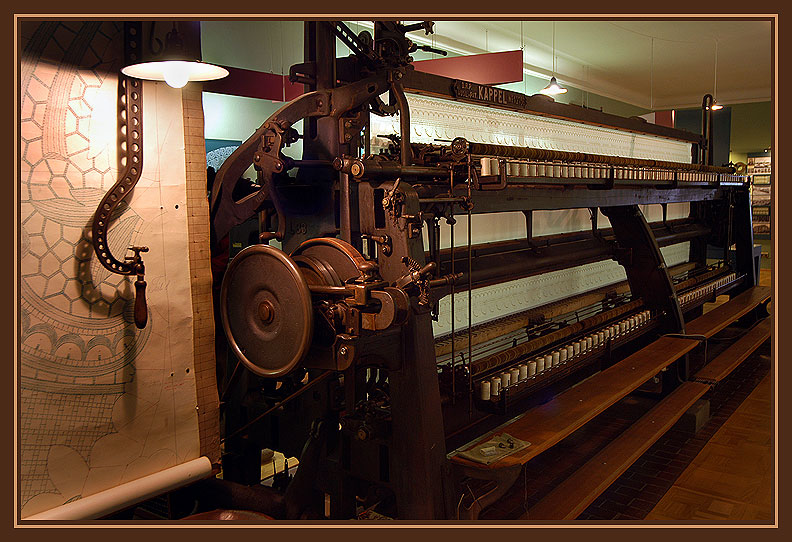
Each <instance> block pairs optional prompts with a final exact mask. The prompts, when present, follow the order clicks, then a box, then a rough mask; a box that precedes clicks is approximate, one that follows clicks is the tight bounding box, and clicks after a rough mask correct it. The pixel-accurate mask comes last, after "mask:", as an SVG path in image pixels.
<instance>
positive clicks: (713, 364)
mask: <svg viewBox="0 0 792 542" xmlns="http://www.w3.org/2000/svg"><path fill="white" fill-rule="evenodd" d="M769 337H770V319H769V318H765V319H764V320H763V321H761V322H759V323H758V324H757V325H755V326H754V327H753V328H752V329H751V330H750V331H749V332H748V333H746V334H745V335H743V336H742V337H740V338H739V339H738V340H737V341H735V342H734V344H732V345H731V346H729V347H728V348H727V349H726V350H724V351H723V352H722V353H721V354H720V355H718V356H717V357H716V358H715V359H713V360H712V361H710V362H709V363H708V364H707V365H705V366H704V367H703V368H702V369H701V370H700V371H699V372H697V373H696V376H695V378H697V379H700V380H710V381H712V382H720V381H721V380H723V379H724V378H726V377H727V376H729V374H730V373H731V372H732V371H733V370H734V369H736V368H737V366H738V365H739V364H740V363H742V362H743V361H745V358H747V357H748V356H749V355H751V353H752V352H753V351H754V350H756V349H757V348H759V345H760V344H762V343H763V342H765V341H766V340H767V339H768V338H769Z"/></svg>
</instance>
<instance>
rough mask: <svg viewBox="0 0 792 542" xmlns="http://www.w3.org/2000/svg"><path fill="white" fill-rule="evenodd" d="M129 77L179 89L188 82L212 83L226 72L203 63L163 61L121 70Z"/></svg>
mask: <svg viewBox="0 0 792 542" xmlns="http://www.w3.org/2000/svg"><path fill="white" fill-rule="evenodd" d="M121 73H123V74H124V75H126V76H129V77H136V78H138V79H146V80H150V81H165V82H166V83H168V85H170V86H172V87H174V88H181V87H183V86H184V85H186V84H187V83H188V82H189V81H212V80H214V79H222V78H223V77H226V76H227V75H228V70H226V69H225V68H222V67H220V66H215V65H214V64H207V63H205V62H189V61H186V60H163V61H159V62H143V63H140V64H132V65H131V66H126V67H124V68H122V69H121Z"/></svg>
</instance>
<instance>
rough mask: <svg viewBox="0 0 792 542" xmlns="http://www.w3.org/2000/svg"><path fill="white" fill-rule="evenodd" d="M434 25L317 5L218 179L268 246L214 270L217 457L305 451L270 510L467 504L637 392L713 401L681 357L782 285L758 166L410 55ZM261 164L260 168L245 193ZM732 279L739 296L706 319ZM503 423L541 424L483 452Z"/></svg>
mask: <svg viewBox="0 0 792 542" xmlns="http://www.w3.org/2000/svg"><path fill="white" fill-rule="evenodd" d="M430 29H431V24H422V25H412V26H408V27H405V26H402V25H400V24H398V23H395V22H388V21H382V22H377V23H375V29H374V34H373V36H372V35H370V34H369V33H367V32H365V33H362V34H361V35H359V36H355V35H354V34H352V33H351V32H350V31H349V29H348V28H347V27H346V26H345V25H343V24H342V23H338V22H308V23H306V26H305V55H306V56H305V62H304V63H303V64H300V65H296V66H292V68H291V79H292V80H293V81H297V82H301V83H303V84H304V85H305V87H306V92H305V94H303V95H302V96H300V97H299V98H297V99H295V100H294V101H292V102H289V103H288V104H286V105H285V106H284V107H282V108H281V109H280V110H279V111H277V112H276V113H274V114H273V115H272V116H271V117H270V118H269V119H267V121H266V122H264V123H263V124H262V125H261V127H260V128H259V130H258V131H257V132H256V133H255V134H253V135H252V136H251V137H250V138H249V139H248V140H247V141H246V142H244V143H243V144H242V145H241V146H240V147H239V149H237V151H236V152H235V153H234V154H233V155H231V157H229V159H228V160H227V161H226V162H225V164H224V165H223V166H222V168H221V169H220V171H219V172H218V175H217V181H216V182H215V188H214V191H213V194H212V204H211V205H212V213H213V215H212V216H213V225H214V228H215V232H216V234H217V236H218V238H220V237H223V236H224V235H226V234H227V233H228V232H229V231H230V230H231V228H232V227H234V226H235V225H238V224H240V223H242V222H244V221H246V220H248V219H249V218H250V217H256V216H257V217H258V222H259V231H260V241H261V242H260V244H256V245H253V246H250V247H248V248H246V249H244V250H243V251H242V252H240V253H239V254H238V255H236V256H235V257H234V258H233V259H232V260H231V262H230V264H229V266H228V269H227V271H226V274H225V278H224V281H223V288H222V294H221V311H222V320H223V328H224V329H223V331H224V332H225V334H226V336H227V338H228V341H229V344H230V347H231V350H232V351H233V353H234V356H232V358H233V359H234V361H235V362H236V360H237V359H238V360H239V363H238V364H237V366H236V369H235V370H234V371H229V373H230V375H231V376H230V378H228V379H227V382H226V383H225V392H224V393H223V398H222V401H223V410H224V416H225V438H224V445H225V455H224V457H223V469H224V478H225V479H226V480H229V481H233V482H238V483H242V484H257V483H258V482H259V481H260V480H259V479H260V476H259V474H260V458H261V450H262V449H263V448H272V449H277V450H281V451H283V452H284V453H286V455H287V456H290V455H297V456H299V457H300V465H299V468H298V469H297V470H296V473H295V474H294V476H293V477H292V478H290V479H286V480H285V481H284V482H283V484H282V487H281V488H280V491H274V490H273V491H272V492H269V493H267V497H266V498H265V499H264V501H265V504H264V505H262V510H261V511H263V512H265V513H268V514H270V515H272V516H273V517H283V518H300V517H302V518H321V517H329V518H353V517H357V516H358V514H359V513H360V511H361V510H362V509H374V508H376V511H378V512H379V513H382V514H385V515H387V516H389V517H397V518H401V519H425V518H430V519H431V518H434V519H455V518H475V517H477V516H478V513H479V512H480V511H481V510H482V509H483V508H484V507H486V506H487V505H488V504H491V503H492V502H494V501H495V500H496V499H497V498H499V497H500V496H502V495H503V494H504V492H505V491H506V490H508V488H509V487H510V486H511V484H512V483H513V482H514V480H515V479H516V477H517V475H518V474H519V473H520V469H521V468H522V465H523V464H524V463H525V462H527V461H529V460H530V459H531V458H532V457H534V456H535V455H537V454H539V453H541V452H542V451H544V450H545V449H547V448H549V447H550V446H552V445H553V444H554V443H556V442H558V441H560V440H561V439H563V438H564V437H565V436H566V435H568V434H570V433H571V432H572V431H574V430H575V429H576V428H577V427H580V426H581V425H583V424H585V423H586V422H587V421H589V420H591V419H592V418H594V417H595V416H596V415H597V414H598V413H600V412H601V411H602V410H604V409H605V408H607V406H609V405H611V404H613V403H614V402H616V401H617V400H619V399H620V398H622V397H624V396H626V395H627V394H628V393H630V392H632V391H634V390H635V389H637V388H639V387H642V386H643V387H644V388H646V389H648V390H650V391H652V392H653V393H655V394H656V396H657V397H658V398H659V403H658V404H666V405H669V404H672V403H673V404H675V405H677V406H678V407H679V408H681V407H680V405H681V406H685V405H687V406H689V404H691V398H693V397H695V398H698V397H701V396H702V394H703V393H704V392H705V391H706V389H708V384H707V383H706V382H705V381H701V379H696V378H695V375H694V374H692V372H693V368H691V366H690V360H689V357H688V353H690V352H697V351H698V350H695V351H694V349H695V348H697V347H698V346H699V344H700V343H701V342H702V341H703V340H704V339H706V338H707V337H708V336H711V335H712V334H714V333H716V332H717V331H718V330H719V329H722V328H723V327H724V326H725V325H728V323H729V322H730V321H733V320H736V319H737V318H739V317H740V316H743V315H744V314H746V313H748V312H751V311H754V312H756V310H758V309H755V307H756V306H757V305H758V304H760V303H761V302H765V301H766V300H767V298H768V295H766V292H765V291H763V290H762V291H760V290H759V289H757V288H758V287H756V282H757V277H756V269H755V263H754V256H753V238H752V230H751V214H750V207H749V199H748V184H747V182H748V179H747V178H746V177H742V176H738V175H736V174H735V173H734V171H733V169H732V168H730V167H718V166H713V165H712V164H711V158H709V156H708V148H710V146H709V142H708V141H707V140H706V139H704V138H702V137H700V136H698V135H695V134H692V133H689V132H683V131H679V130H674V129H671V128H666V127H661V126H655V125H652V124H648V123H646V122H644V121H642V120H641V119H627V118H622V117H617V116H614V115H609V114H605V113H602V112H600V111H595V110H590V109H586V108H583V107H579V106H574V105H566V104H558V103H555V102H553V101H552V100H551V99H548V98H546V97H544V96H530V97H529V96H525V95H522V94H519V93H515V92H510V91H506V90H502V89H497V88H493V87H487V86H482V85H477V84H474V83H469V82H465V81H457V80H451V79H446V78H443V77H438V76H433V75H428V74H423V73H419V72H415V71H414V70H413V69H412V66H411V65H410V58H409V53H410V52H411V51H413V50H414V49H415V45H414V44H412V42H411V41H410V40H409V39H407V38H406V37H405V33H406V32H410V31H415V30H426V31H427V32H428V31H429V30H430ZM335 39H340V40H341V41H342V42H343V43H345V44H346V45H347V46H348V47H349V48H350V50H351V51H352V53H353V54H352V55H350V56H349V57H345V58H338V59H336V58H335V57H334V54H333V52H334V51H335ZM386 94H387V95H388V96H389V99H387V100H384V99H383V97H384V96H385V95H386ZM386 102H387V103H386ZM394 114H397V116H393V115H394ZM300 121H302V126H301V133H300V132H298V131H297V128H299V127H300V124H299V122H300ZM300 139H301V140H302V146H303V152H302V158H301V159H293V158H290V157H288V156H286V155H285V154H284V152H283V151H284V149H285V147H286V146H288V145H290V144H293V143H295V142H297V141H299V140H300ZM378 151H379V152H378ZM251 164H253V165H255V168H256V170H257V174H258V184H259V185H260V189H259V190H258V191H257V192H255V193H254V194H251V195H249V196H247V197H245V198H243V199H241V200H239V201H234V200H233V198H232V197H231V193H232V190H231V189H230V188H229V187H232V186H233V183H234V182H235V181H236V180H237V179H238V178H239V177H240V176H241V175H242V173H243V172H244V171H245V170H246V169H247V168H248V167H249V166H250V165H251ZM646 214H648V215H649V217H648V219H647V216H646ZM606 220H607V222H608V223H605V222H606ZM515 232H517V234H515ZM274 241H277V242H278V243H279V246H280V248H276V247H275V246H273V244H274V243H273V242H274ZM661 249H663V251H662V252H661ZM724 293H728V294H729V295H731V296H733V297H735V299H736V300H737V301H739V302H740V303H742V305H740V307H742V308H739V310H738V308H735V307H737V305H738V304H740V303H727V304H726V305H727V306H732V307H733V310H732V313H730V315H728V316H723V317H722V318H721V319H720V320H719V321H718V322H716V323H714V324H712V325H711V326H710V327H706V326H704V323H702V322H701V318H703V317H701V313H702V305H703V304H704V303H705V302H706V301H708V300H712V299H713V298H714V297H715V296H717V295H720V294H724ZM741 296H742V297H741ZM746 296H748V297H750V300H748V301H745V302H744V303H743V302H742V301H740V300H743V299H745V298H746ZM738 298H739V299H738ZM743 305H744V307H743ZM738 313H739V314H738ZM727 320H729V322H727ZM691 322H699V324H698V325H697V327H695V326H694V327H695V330H694V331H691V329H690V327H691V325H692V324H691ZM686 326H687V327H686ZM718 326H720V327H718ZM705 327H706V329H705ZM218 332H221V331H220V330H218ZM768 333H769V332H768ZM699 357H700V356H699ZM592 375H593V376H592ZM586 378H588V380H585V382H583V384H581V385H579V386H577V387H575V388H572V386H573V385H574V384H577V383H580V382H581V381H583V380H584V379H586ZM597 379H599V380H597ZM603 382H604V384H603ZM647 383H648V384H647ZM586 386H589V388H586ZM587 389H588V390H594V391H590V392H586V390H587ZM574 393H579V394H583V395H581V396H580V398H579V399H578V398H577V396H574ZM678 397H681V398H682V399H676V400H675V401H676V402H674V401H671V402H668V401H666V402H665V403H664V401H665V400H666V399H674V398H678ZM683 399H684V400H683ZM693 400H695V399H693ZM548 401H549V402H548ZM547 405H552V408H548V407H547ZM679 408H676V410H675V413H674V415H672V416H671V418H673V416H677V417H678V414H680V413H681V412H677V411H678V410H679ZM683 410H684V408H682V411H683ZM529 414H530V415H529ZM674 419H675V418H674ZM504 424H505V425H504ZM491 431H496V433H500V432H504V433H507V434H508V435H511V436H513V437H514V438H516V439H518V440H519V441H525V442H527V443H529V445H528V446H527V447H526V448H524V449H521V450H519V451H516V452H515V453H512V454H509V455H506V456H497V458H496V459H494V460H488V459H486V457H485V458H484V459H483V460H482V461H475V460H472V459H470V457H471V454H470V453H468V454H466V453H465V452H466V451H470V450H479V451H480V448H481V446H478V447H477V446H476V445H477V444H480V443H481V442H484V441H486V440H487V438H489V435H491V434H493V433H490V432H491ZM485 448H486V446H485ZM472 479H478V480H485V481H488V483H489V487H490V488H491V489H490V490H488V492H487V494H486V495H483V496H482V495H478V496H475V495H472V494H471V493H470V491H469V487H470V486H469V484H468V483H467V481H470V480H472ZM528 483H530V481H528ZM550 516H552V514H550ZM529 517H542V516H541V515H539V516H536V515H531V514H529Z"/></svg>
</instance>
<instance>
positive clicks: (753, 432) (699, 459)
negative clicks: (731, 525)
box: [646, 374, 773, 521]
mask: <svg viewBox="0 0 792 542" xmlns="http://www.w3.org/2000/svg"><path fill="white" fill-rule="evenodd" d="M771 404H772V403H771V375H769V374H768V375H767V376H765V377H764V379H762V381H761V382H760V383H759V385H758V386H757V387H756V389H755V390H754V391H753V392H752V393H751V395H749V396H748V398H747V399H746V400H745V401H744V402H743V403H742V405H740V407H739V408H738V409H737V411H736V412H735V413H734V414H733V415H732V416H731V417H729V419H728V420H727V421H726V423H724V424H723V426H721V428H720V429H719V430H718V432H717V433H715V435H714V436H713V437H712V438H711V439H710V441H709V442H708V443H707V444H706V445H705V446H704V449H703V450H702V451H701V452H700V453H699V454H698V455H697V456H696V458H695V459H693V461H692V462H691V464H690V465H689V466H688V468H687V469H685V470H684V471H683V473H682V474H681V475H680V476H679V478H677V480H676V482H675V483H674V485H673V486H672V487H671V489H669V491H668V492H667V493H666V494H665V495H664V496H663V498H662V499H661V500H660V502H659V503H658V504H657V506H655V508H654V509H653V510H652V511H651V512H649V514H648V515H647V517H646V519H647V520H717V521H727V520H736V521H752V520H753V521H772V519H773V498H772V488H773V448H772V438H771V435H772V408H771Z"/></svg>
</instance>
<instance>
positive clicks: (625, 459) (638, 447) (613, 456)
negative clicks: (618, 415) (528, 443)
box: [523, 382, 710, 519]
mask: <svg viewBox="0 0 792 542" xmlns="http://www.w3.org/2000/svg"><path fill="white" fill-rule="evenodd" d="M709 388H710V387H709V385H707V384H701V383H698V382H685V383H684V384H682V385H680V386H679V387H678V388H677V389H676V390H674V391H673V392H672V393H671V394H670V395H669V396H668V397H666V398H665V399H663V400H662V401H661V402H660V403H658V404H657V405H655V406H654V407H653V408H652V409H651V410H650V411H649V412H647V413H646V414H644V415H643V416H642V417H641V418H640V419H639V420H638V421H636V422H635V423H633V424H632V425H631V426H630V427H629V428H628V429H627V431H625V432H624V433H622V434H621V435H620V436H619V437H618V438H617V439H616V440H614V441H613V442H611V443H610V444H608V445H607V446H606V447H605V448H603V449H602V450H601V451H600V452H599V453H597V454H596V455H595V456H594V457H593V458H591V459H590V460H589V461H588V462H587V463H586V464H585V465H583V466H582V467H581V468H580V469H578V470H577V471H576V472H575V473H574V474H573V475H572V476H570V477H569V478H567V479H566V480H564V481H563V482H562V483H561V484H559V485H558V486H556V487H555V488H554V489H553V490H552V491H551V492H550V493H549V494H548V495H547V496H546V497H545V498H544V499H542V500H541V501H539V502H538V503H537V504H536V505H534V506H533V508H531V509H530V510H529V511H528V512H527V514H526V516H525V518H523V519H575V518H576V517H577V516H579V515H580V514H581V513H582V512H583V510H585V509H586V507H588V505H590V504H591V503H592V502H594V500H595V499H596V498H597V497H598V496H599V495H600V494H601V493H602V492H603V491H605V490H606V489H607V488H608V487H609V486H610V485H611V484H612V483H613V482H614V481H615V480H616V479H617V478H618V477H619V476H621V474H622V473H623V472H624V471H626V470H627V469H628V468H629V467H630V465H632V464H633V463H634V462H635V461H636V460H637V459H638V458H639V457H641V455H642V454H643V453H644V452H645V451H646V450H648V449H649V447H650V446H651V445H652V444H654V443H655V442H656V441H657V439H659V438H660V437H661V436H662V435H663V434H665V432H666V431H668V430H669V429H670V428H671V427H672V426H673V425H674V423H676V421H677V420H678V419H679V418H680V417H681V416H682V414H684V413H685V411H686V410H687V409H688V408H690V407H691V406H692V405H693V403H695V402H696V401H697V400H698V399H699V398H700V397H701V396H702V395H704V393H706V392H707V390H709Z"/></svg>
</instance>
